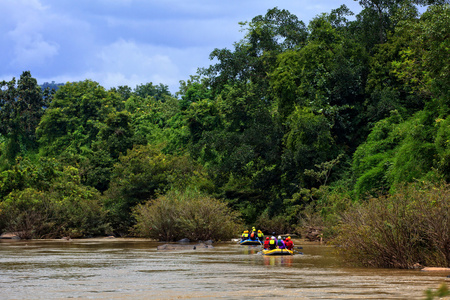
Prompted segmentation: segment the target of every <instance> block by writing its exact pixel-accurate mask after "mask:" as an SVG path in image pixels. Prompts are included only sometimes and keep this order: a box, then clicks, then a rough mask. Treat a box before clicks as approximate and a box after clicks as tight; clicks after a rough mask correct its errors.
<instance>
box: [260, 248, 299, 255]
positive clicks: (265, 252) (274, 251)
mask: <svg viewBox="0 0 450 300" xmlns="http://www.w3.org/2000/svg"><path fill="white" fill-rule="evenodd" d="M262 254H263V255H294V251H292V250H288V249H272V250H270V249H267V250H262Z"/></svg>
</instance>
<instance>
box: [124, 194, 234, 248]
mask: <svg viewBox="0 0 450 300" xmlns="http://www.w3.org/2000/svg"><path fill="white" fill-rule="evenodd" d="M133 215H134V217H135V218H136V221H137V224H136V225H135V227H134V231H135V233H136V234H137V235H139V236H142V237H149V238H154V239H157V240H160V241H176V240H179V239H183V238H188V239H190V240H203V241H205V240H216V241H217V240H229V239H231V238H232V237H235V236H236V235H238V234H239V232H240V230H241V229H242V224H241V220H240V216H239V214H238V213H237V212H235V211H233V210H231V209H230V208H229V207H228V206H227V204H226V203H225V202H223V201H220V200H218V199H215V198H212V197H210V196H208V195H205V194H202V193H200V192H198V191H193V190H188V191H185V192H180V191H176V190H172V191H169V192H168V193H167V194H165V195H162V196H159V197H158V198H157V199H155V200H150V201H148V202H146V203H144V204H140V205H138V206H137V207H135V208H134V212H133Z"/></svg>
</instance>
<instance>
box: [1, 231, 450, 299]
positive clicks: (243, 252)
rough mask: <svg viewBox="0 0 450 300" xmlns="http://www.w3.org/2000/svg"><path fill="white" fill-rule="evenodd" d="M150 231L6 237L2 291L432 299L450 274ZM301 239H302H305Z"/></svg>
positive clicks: (323, 249) (7, 294)
mask: <svg viewBox="0 0 450 300" xmlns="http://www.w3.org/2000/svg"><path fill="white" fill-rule="evenodd" d="M158 245H161V243H156V242H152V241H148V240H144V239H83V240H72V241H63V240H32V241H11V240H0V299H67V298H79V299H217V298H220V299H248V298H251V299H269V298H275V299H279V298H291V299H424V292H425V290H426V289H428V288H431V289H433V290H435V289H437V288H438V287H439V285H440V284H441V283H442V282H446V283H447V284H449V283H450V278H447V277H446V276H447V275H449V274H442V273H430V272H423V271H418V270H392V269H367V268H350V267H345V266H344V265H343V264H342V262H341V261H340V259H339V258H338V257H337V256H336V255H335V253H334V249H333V247H329V246H324V245H318V244H304V245H301V246H303V250H301V251H303V253H304V254H303V255H300V254H298V255H295V256H290V257H280V256H279V257H264V256H262V255H260V254H258V253H257V252H258V250H259V248H258V247H255V246H240V245H238V244H237V243H231V242H230V243H221V244H217V245H214V247H215V248H214V249H197V250H181V251H158V250H156V247H157V246H158ZM297 246H298V245H297Z"/></svg>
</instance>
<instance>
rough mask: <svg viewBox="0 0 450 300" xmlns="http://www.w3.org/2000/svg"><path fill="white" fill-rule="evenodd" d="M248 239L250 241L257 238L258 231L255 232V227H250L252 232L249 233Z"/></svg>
mask: <svg viewBox="0 0 450 300" xmlns="http://www.w3.org/2000/svg"><path fill="white" fill-rule="evenodd" d="M250 239H251V240H252V241H256V240H258V233H257V232H256V228H255V227H252V232H251V233H250Z"/></svg>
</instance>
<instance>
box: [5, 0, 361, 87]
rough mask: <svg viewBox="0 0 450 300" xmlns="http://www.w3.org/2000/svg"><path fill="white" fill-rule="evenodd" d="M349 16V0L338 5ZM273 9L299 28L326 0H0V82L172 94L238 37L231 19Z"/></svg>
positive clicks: (325, 8)
mask: <svg viewBox="0 0 450 300" xmlns="http://www.w3.org/2000/svg"><path fill="white" fill-rule="evenodd" d="M341 3H345V4H346V5H347V6H349V7H350V9H353V10H354V11H355V12H357V10H358V9H359V7H358V5H357V3H356V2H355V1H353V0H342V1H341ZM275 6H278V7H279V8H282V9H287V10H289V11H290V12H291V13H293V14H296V15H297V16H298V17H299V19H301V20H303V21H304V22H305V23H306V24H307V23H308V22H309V21H310V20H311V19H312V18H313V17H314V16H316V15H317V14H319V13H322V12H330V10H331V9H333V8H337V7H338V6H340V4H338V2H336V1H334V0H316V1H306V0H284V1H281V0H279V1H276V0H246V1H242V0H239V1H238V0H228V1H211V0H192V1H182V0H165V1H154V0H77V1H61V0H2V1H1V2H0V11H2V15H3V16H2V18H1V19H0V51H1V53H2V56H0V66H1V67H0V80H10V79H11V78H12V77H13V76H14V77H18V76H19V75H20V74H21V73H22V71H25V70H30V71H31V74H32V75H33V76H34V77H36V78H37V79H38V81H39V82H44V81H52V80H55V81H57V82H66V81H77V80H84V79H86V78H89V79H92V80H95V81H97V82H99V83H100V84H101V85H103V86H105V87H106V88H109V87H113V86H118V85H129V86H131V87H134V86H136V85H137V84H141V83H146V82H150V81H151V82H153V83H155V84H158V83H163V84H167V85H169V86H170V89H171V90H172V91H173V92H175V91H176V90H177V89H178V82H179V80H186V79H188V78H189V75H193V74H195V73H196V70H197V68H199V67H206V66H208V65H209V64H210V63H211V62H210V61H209V59H208V57H209V53H210V52H211V51H212V50H213V49H214V48H231V47H232V45H233V43H234V42H237V41H239V40H240V39H241V38H242V37H243V33H242V32H240V31H239V29H240V26H239V25H238V22H239V21H250V20H251V19H252V18H253V17H255V16H256V15H260V14H265V13H266V12H267V10H268V9H270V8H273V7H275Z"/></svg>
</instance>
